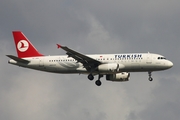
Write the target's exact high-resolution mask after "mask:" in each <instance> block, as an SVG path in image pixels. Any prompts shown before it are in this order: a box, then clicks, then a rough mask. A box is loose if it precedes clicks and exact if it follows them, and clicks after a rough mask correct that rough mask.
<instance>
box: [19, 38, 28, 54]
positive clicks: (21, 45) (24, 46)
mask: <svg viewBox="0 0 180 120" xmlns="http://www.w3.org/2000/svg"><path fill="white" fill-rule="evenodd" d="M17 48H18V50H19V51H21V52H25V51H26V50H27V49H28V48H29V43H28V42H27V41H26V40H20V41H19V42H18V44H17Z"/></svg>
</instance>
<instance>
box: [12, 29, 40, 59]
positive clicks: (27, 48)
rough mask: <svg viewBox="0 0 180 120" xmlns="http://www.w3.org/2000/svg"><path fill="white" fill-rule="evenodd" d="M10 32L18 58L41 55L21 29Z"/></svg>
mask: <svg viewBox="0 0 180 120" xmlns="http://www.w3.org/2000/svg"><path fill="white" fill-rule="evenodd" d="M12 33H13V37H14V42H15V46H16V51H17V55H18V57H19V58H25V57H37V56H43V55H42V54H41V53H39V52H38V50H37V49H36V48H35V47H34V46H33V44H32V43H31V42H30V41H29V40H28V39H27V37H26V36H25V35H24V34H23V33H22V32H21V31H13V32H12Z"/></svg>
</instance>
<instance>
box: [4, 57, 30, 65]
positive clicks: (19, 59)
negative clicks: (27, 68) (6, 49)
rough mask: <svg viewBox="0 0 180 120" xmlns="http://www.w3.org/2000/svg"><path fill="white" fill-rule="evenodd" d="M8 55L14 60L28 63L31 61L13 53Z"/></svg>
mask: <svg viewBox="0 0 180 120" xmlns="http://www.w3.org/2000/svg"><path fill="white" fill-rule="evenodd" d="M6 56H7V57H9V58H11V59H13V60H15V61H17V62H21V63H26V64H27V63H29V62H30V61H28V60H25V59H22V58H18V57H16V56H13V55H6Z"/></svg>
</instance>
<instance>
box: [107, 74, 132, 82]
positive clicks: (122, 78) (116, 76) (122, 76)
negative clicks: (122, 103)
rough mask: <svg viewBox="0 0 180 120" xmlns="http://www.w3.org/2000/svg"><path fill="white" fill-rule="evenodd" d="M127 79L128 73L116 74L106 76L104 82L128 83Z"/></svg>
mask: <svg viewBox="0 0 180 120" xmlns="http://www.w3.org/2000/svg"><path fill="white" fill-rule="evenodd" d="M129 77H130V73H128V72H121V73H117V74H107V75H106V80H108V81H116V82H118V81H119V82H123V81H129Z"/></svg>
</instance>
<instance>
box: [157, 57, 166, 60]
mask: <svg viewBox="0 0 180 120" xmlns="http://www.w3.org/2000/svg"><path fill="white" fill-rule="evenodd" d="M158 59H161V60H162V59H166V58H165V57H158Z"/></svg>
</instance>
